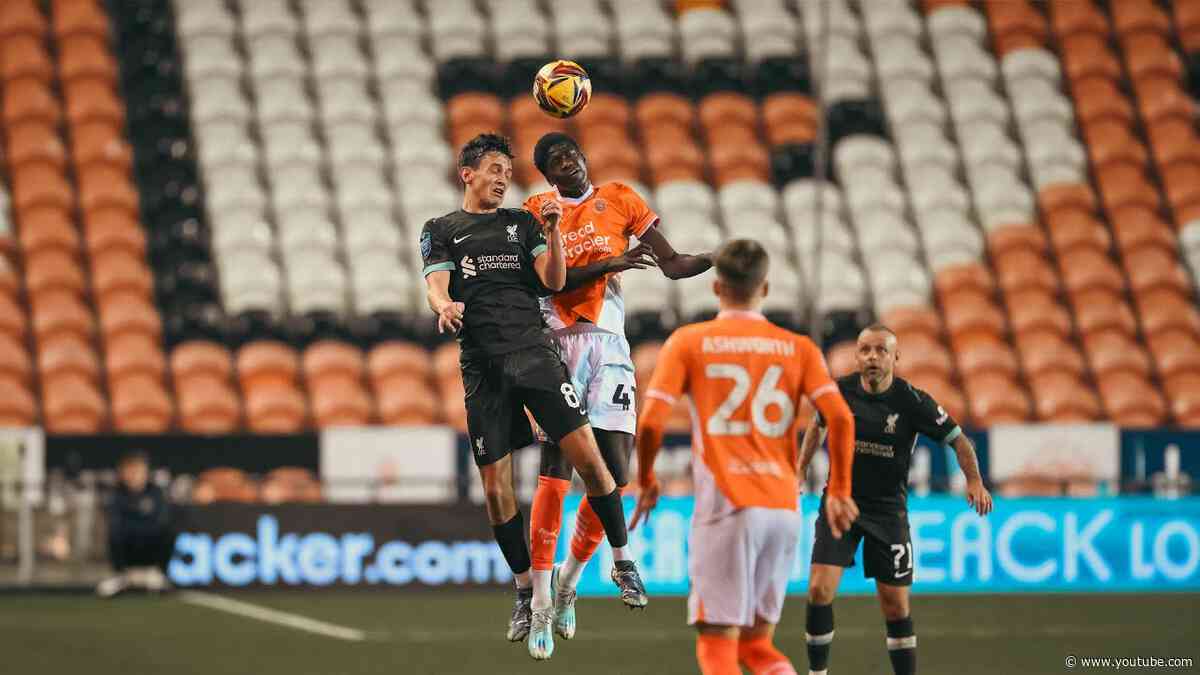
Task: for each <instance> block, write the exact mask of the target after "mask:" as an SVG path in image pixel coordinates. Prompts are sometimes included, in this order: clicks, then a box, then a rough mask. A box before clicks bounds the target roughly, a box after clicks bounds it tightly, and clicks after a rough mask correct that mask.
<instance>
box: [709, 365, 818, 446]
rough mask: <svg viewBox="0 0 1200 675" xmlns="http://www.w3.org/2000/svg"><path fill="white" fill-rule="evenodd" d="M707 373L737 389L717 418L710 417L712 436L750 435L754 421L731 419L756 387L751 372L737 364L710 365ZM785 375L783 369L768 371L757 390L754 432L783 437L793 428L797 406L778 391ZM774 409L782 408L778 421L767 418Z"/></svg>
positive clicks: (753, 401) (752, 405)
mask: <svg viewBox="0 0 1200 675" xmlns="http://www.w3.org/2000/svg"><path fill="white" fill-rule="evenodd" d="M704 374H705V375H706V376H708V377H709V378H711V379H723V380H733V390H732V391H730V392H729V396H727V397H726V398H725V402H724V403H722V404H721V406H720V407H719V408H717V411H716V412H715V413H713V416H712V417H710V418H708V423H707V425H706V430H707V431H708V433H709V434H710V435H712V436H748V435H750V425H751V422H746V421H742V420H733V419H730V418H731V417H733V413H734V412H735V411H736V410H737V409H738V408H739V407H741V405H742V403H743V402H745V400H746V397H747V396H748V395H749V394H750V389H751V387H752V386H753V384H754V383H753V382H752V380H751V378H750V373H749V371H747V370H746V369H745V368H744V367H742V366H739V365H737V364H736V363H710V364H708V366H707V367H706V368H705V369H704ZM782 375H783V367H782V366H771V367H769V368H767V372H765V373H763V376H762V380H761V381H760V382H759V383H758V387H757V388H756V389H755V390H754V398H753V399H751V401H750V418H751V420H752V421H753V424H754V430H755V431H757V432H758V433H760V434H762V435H763V436H766V437H767V438H779V437H780V436H783V435H784V434H785V433H787V430H788V429H790V428H791V426H792V420H794V419H795V418H796V405H795V404H794V403H792V399H790V398H788V395H787V392H784V391H783V390H781V389H778V388H777V387H778V385H779V378H780V377H781V376H782ZM771 406H779V409H780V414H779V419H778V420H775V421H774V422H772V421H770V420H768V419H767V408H769V407H771Z"/></svg>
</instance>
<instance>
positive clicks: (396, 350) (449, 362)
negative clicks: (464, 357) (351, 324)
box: [365, 340, 458, 382]
mask: <svg viewBox="0 0 1200 675" xmlns="http://www.w3.org/2000/svg"><path fill="white" fill-rule="evenodd" d="M450 347H453V349H450ZM431 357H432V359H431ZM431 361H432V363H431ZM365 367H366V372H367V374H368V376H369V378H370V380H371V381H372V382H382V381H384V380H386V379H388V378H390V377H393V376H396V375H409V376H412V377H413V378H415V379H418V380H422V381H424V380H427V379H428V378H429V376H430V375H431V374H432V373H433V372H434V371H436V372H437V373H438V374H439V376H441V375H442V374H443V373H444V374H445V375H446V376H447V377H458V344H457V343H451V344H449V345H446V347H443V348H442V349H441V350H439V351H438V352H436V353H435V354H433V355H431V354H430V353H429V352H428V351H426V350H425V349H424V348H422V347H420V346H418V345H415V344H413V343H411V342H403V341H400V340H390V341H388V342H383V343H381V344H378V345H376V346H375V347H374V348H373V349H371V351H370V353H369V354H367V357H366V364H365Z"/></svg>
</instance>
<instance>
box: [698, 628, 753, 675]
mask: <svg viewBox="0 0 1200 675" xmlns="http://www.w3.org/2000/svg"><path fill="white" fill-rule="evenodd" d="M696 661H697V662H699V664H700V672H701V673H702V675H741V673H742V669H741V668H740V667H738V641H737V640H735V639H733V638H727V637H725V636H724V635H712V634H708V633H701V634H699V635H697V636H696Z"/></svg>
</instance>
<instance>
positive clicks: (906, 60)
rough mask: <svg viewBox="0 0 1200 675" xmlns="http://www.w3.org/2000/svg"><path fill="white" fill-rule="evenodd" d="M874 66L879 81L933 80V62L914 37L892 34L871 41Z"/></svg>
mask: <svg viewBox="0 0 1200 675" xmlns="http://www.w3.org/2000/svg"><path fill="white" fill-rule="evenodd" d="M871 51H872V53H873V54H874V55H875V68H876V72H878V74H879V81H880V82H888V81H893V82H894V81H897V80H916V81H918V82H930V81H932V80H933V76H934V72H935V71H934V68H933V62H932V61H931V60H930V58H929V56H928V55H926V54H925V50H923V49H921V45H920V43H919V42H917V40H916V39H915V38H912V37H909V36H905V35H894V36H891V37H885V38H880V39H878V40H873V41H872V42H871Z"/></svg>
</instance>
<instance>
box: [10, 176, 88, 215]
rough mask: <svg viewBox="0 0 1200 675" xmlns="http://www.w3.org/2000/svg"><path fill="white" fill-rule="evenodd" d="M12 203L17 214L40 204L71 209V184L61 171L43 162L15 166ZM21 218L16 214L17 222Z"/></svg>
mask: <svg viewBox="0 0 1200 675" xmlns="http://www.w3.org/2000/svg"><path fill="white" fill-rule="evenodd" d="M12 188H13V205H14V206H16V207H17V212H18V214H24V213H27V212H28V211H29V210H31V209H35V208H38V207H40V206H50V207H54V208H57V209H61V210H63V211H71V210H72V209H73V208H74V206H75V204H74V199H73V196H72V191H71V185H70V183H68V182H67V177H66V176H65V175H64V174H63V172H62V171H60V170H56V169H55V168H54V167H52V166H47V165H44V164H34V165H29V166H22V167H19V168H17V169H16V170H14V171H13V173H12ZM21 220H22V218H21V216H20V215H18V217H17V222H20V221H21Z"/></svg>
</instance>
